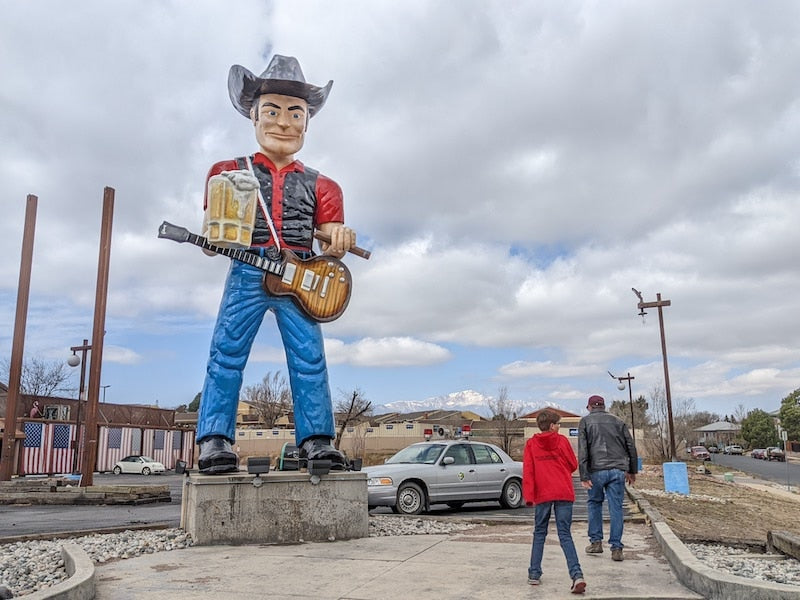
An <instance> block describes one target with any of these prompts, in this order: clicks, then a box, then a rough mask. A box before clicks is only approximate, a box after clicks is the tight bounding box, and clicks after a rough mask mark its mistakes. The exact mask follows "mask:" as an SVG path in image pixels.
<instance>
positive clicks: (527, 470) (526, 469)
mask: <svg viewBox="0 0 800 600" xmlns="http://www.w3.org/2000/svg"><path fill="white" fill-rule="evenodd" d="M532 441H533V438H530V439H529V440H528V442H527V443H526V444H525V452H524V454H523V455H522V497H523V498H524V500H525V502H533V498H534V496H535V495H536V469H535V468H534V465H533V448H532Z"/></svg>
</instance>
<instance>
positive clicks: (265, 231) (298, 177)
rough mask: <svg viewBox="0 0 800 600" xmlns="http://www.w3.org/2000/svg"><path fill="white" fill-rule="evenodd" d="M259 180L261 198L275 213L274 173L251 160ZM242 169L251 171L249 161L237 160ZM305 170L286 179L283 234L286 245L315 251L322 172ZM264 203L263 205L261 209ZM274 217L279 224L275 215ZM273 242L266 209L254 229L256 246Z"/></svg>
mask: <svg viewBox="0 0 800 600" xmlns="http://www.w3.org/2000/svg"><path fill="white" fill-rule="evenodd" d="M250 160H251V162H252V165H253V171H254V172H255V175H256V179H258V181H259V183H260V184H261V185H260V187H261V195H262V197H263V198H264V203H265V204H266V205H267V210H269V211H270V212H271V211H272V172H271V171H270V170H269V168H268V167H266V166H264V165H260V164H257V163H255V162H254V161H253V157H252V156H251V157H250ZM236 165H237V166H238V167H239V168H240V169H247V160H246V159H245V158H244V157H242V158H237V159H236ZM304 169H305V170H304V171H292V172H290V173H286V177H285V178H284V180H283V206H282V211H283V216H282V220H281V231H280V235H281V237H282V238H283V241H284V243H285V244H287V245H290V246H299V247H301V248H307V249H309V250H310V249H311V245H312V243H313V241H314V213H315V212H316V208H317V194H316V189H317V178H318V177H319V171H315V170H314V169H310V168H309V167H304ZM260 205H261V203H260V202H259V207H260ZM270 216H271V217H272V221H273V225H274V224H275V215H272V214H271V215H270ZM271 242H272V234H271V233H270V230H269V225H268V224H267V220H266V218H265V217H264V214H263V212H262V210H261V209H260V208H259V210H257V211H256V222H255V228H254V230H253V242H252V244H253V245H254V246H262V245H266V244H269V243H271Z"/></svg>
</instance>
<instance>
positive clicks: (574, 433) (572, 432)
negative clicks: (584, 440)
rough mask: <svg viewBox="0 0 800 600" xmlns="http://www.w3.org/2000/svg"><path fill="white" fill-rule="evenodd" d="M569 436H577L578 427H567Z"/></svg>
mask: <svg viewBox="0 0 800 600" xmlns="http://www.w3.org/2000/svg"><path fill="white" fill-rule="evenodd" d="M569 437H578V428H577V427H570V429H569Z"/></svg>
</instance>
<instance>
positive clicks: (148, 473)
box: [142, 467, 150, 475]
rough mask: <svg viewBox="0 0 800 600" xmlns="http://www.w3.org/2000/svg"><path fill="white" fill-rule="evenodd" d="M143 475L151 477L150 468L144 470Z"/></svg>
mask: <svg viewBox="0 0 800 600" xmlns="http://www.w3.org/2000/svg"><path fill="white" fill-rule="evenodd" d="M142 475H150V467H145V468H144V469H142Z"/></svg>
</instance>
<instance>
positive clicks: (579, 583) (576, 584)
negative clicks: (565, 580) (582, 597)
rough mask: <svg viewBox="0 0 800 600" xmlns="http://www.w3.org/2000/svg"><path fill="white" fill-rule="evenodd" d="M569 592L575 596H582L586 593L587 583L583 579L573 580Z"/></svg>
mask: <svg viewBox="0 0 800 600" xmlns="http://www.w3.org/2000/svg"><path fill="white" fill-rule="evenodd" d="M569 591H570V592H572V593H573V594H582V593H583V592H585V591H586V582H585V581H584V580H583V577H576V578H575V579H573V580H572V587H571V588H569Z"/></svg>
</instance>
